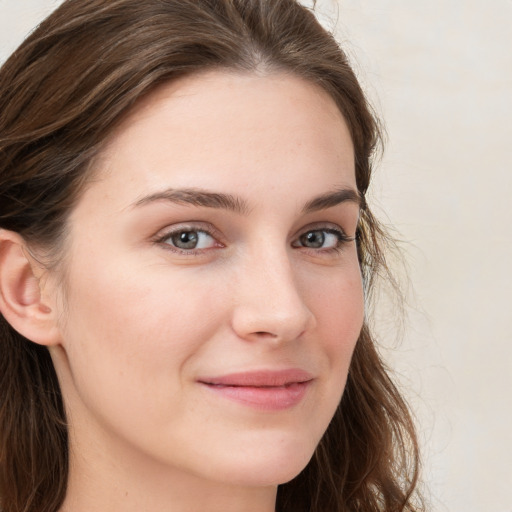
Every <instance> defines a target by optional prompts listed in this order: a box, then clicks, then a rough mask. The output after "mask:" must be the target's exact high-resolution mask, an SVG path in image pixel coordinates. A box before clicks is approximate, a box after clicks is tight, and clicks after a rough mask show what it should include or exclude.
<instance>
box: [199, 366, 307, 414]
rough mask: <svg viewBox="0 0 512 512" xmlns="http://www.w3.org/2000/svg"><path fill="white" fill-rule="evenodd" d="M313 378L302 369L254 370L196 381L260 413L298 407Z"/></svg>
mask: <svg viewBox="0 0 512 512" xmlns="http://www.w3.org/2000/svg"><path fill="white" fill-rule="evenodd" d="M313 380H314V378H313V376H312V375H311V374H310V373H309V372H306V371H305V370H302V369H298V368H292V369H286V370H277V371H275V370H257V371H249V372H238V373H231V374H228V375H222V376H219V377H205V378H200V379H198V382H199V383H200V384H201V385H203V386H204V387H206V388H208V389H209V390H211V391H212V392H214V393H216V394H217V395H220V396H222V397H224V398H227V399H229V400H233V401H236V402H239V403H241V404H243V405H246V406H250V407H253V408H256V409H260V410H268V411H277V410H283V409H289V408H291V407H294V406H295V405H298V404H299V403H300V402H301V401H302V399H303V398H304V396H305V395H306V393H307V391H308V389H309V387H310V386H311V383H312V382H313Z"/></svg>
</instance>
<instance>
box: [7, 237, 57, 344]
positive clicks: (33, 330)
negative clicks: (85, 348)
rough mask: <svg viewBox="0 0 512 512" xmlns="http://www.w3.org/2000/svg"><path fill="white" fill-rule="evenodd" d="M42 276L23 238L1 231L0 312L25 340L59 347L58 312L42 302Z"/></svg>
mask: <svg viewBox="0 0 512 512" xmlns="http://www.w3.org/2000/svg"><path fill="white" fill-rule="evenodd" d="M43 275H44V269H43V268H42V267H41V265H39V264H37V262H35V260H33V259H32V258H31V257H30V256H29V252H28V250H27V247H26V244H25V241H24V240H23V238H22V237H21V236H20V235H18V234H17V233H14V232H12V231H7V230H5V229H0V312H1V313H2V315H3V317H4V318H5V320H6V321H7V322H8V323H9V324H10V325H11V326H12V327H13V328H14V329H15V330H16V331H18V332H19V333H20V334H21V335H22V336H24V337H25V338H27V339H29V340H31V341H33V342H35V343H38V344H40V345H46V346H51V345H57V344H58V343H59V341H60V335H59V330H58V327H57V322H56V319H57V318H56V312H55V308H54V307H52V305H51V304H50V303H49V300H45V299H43V297H44V295H43V293H42V291H43V290H42V289H41V277H42V276H43Z"/></svg>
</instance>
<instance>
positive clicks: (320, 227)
mask: <svg viewBox="0 0 512 512" xmlns="http://www.w3.org/2000/svg"><path fill="white" fill-rule="evenodd" d="M309 231H326V232H328V233H334V234H340V235H341V236H342V237H343V239H344V240H346V241H347V242H348V241H354V240H355V239H356V236H355V235H354V236H350V235H348V234H347V232H346V231H345V229H343V228H342V227H341V226H340V225H339V224H335V223H333V222H314V223H312V224H308V225H307V226H304V227H302V228H301V229H300V230H298V231H297V232H296V233H295V235H294V236H293V240H297V239H298V238H299V237H300V236H302V235H303V234H305V233H308V232H309Z"/></svg>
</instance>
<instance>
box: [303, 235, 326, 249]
mask: <svg viewBox="0 0 512 512" xmlns="http://www.w3.org/2000/svg"><path fill="white" fill-rule="evenodd" d="M302 238H303V239H302V244H303V245H307V246H308V247H314V248H318V247H322V245H324V242H325V235H324V234H323V233H322V231H310V232H309V233H306V234H305V235H304V236H303V237H302Z"/></svg>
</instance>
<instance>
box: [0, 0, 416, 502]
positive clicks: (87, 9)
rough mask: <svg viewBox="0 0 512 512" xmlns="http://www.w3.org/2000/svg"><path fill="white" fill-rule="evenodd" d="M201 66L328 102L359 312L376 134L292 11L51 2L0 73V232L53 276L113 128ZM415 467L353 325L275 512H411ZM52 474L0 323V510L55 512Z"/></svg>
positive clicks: (61, 476) (38, 358) (32, 359)
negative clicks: (333, 403)
mask: <svg viewBox="0 0 512 512" xmlns="http://www.w3.org/2000/svg"><path fill="white" fill-rule="evenodd" d="M212 69H227V70H232V71H236V72H241V73H272V72H273V71H282V72H287V73H290V74H293V75H295V76H298V77H301V78H303V79H304V80H307V81H309V82H312V83H315V84H317V85H318V86H320V87H322V88H323V89H324V90H325V91H326V92H327V93H328V94H329V95H330V96H331V97H332V98H333V99H334V101H335V102H336V104H337V106H338V108H339V109H340V111H341V112H342V114H343V116H344V118H345V120H346V122H347V124H348V127H349V130H350V134H351V137H352V142H353V145H354V151H355V169H356V183H357V187H358V190H359V193H360V194H361V196H362V198H363V208H362V212H361V221H360V225H359V227H358V231H357V244H358V254H359V260H360V265H361V269H362V273H363V280H364V284H365V292H366V296H367V300H369V298H370V296H371V291H372V287H373V286H374V277H375V276H377V275H380V274H382V270H383V269H385V268H386V261H385V257H384V254H385V251H384V250H383V247H384V244H385V239H386V234H385V231H384V230H383V228H382V227H381V226H380V225H379V223H378V222H377V220H376V219H375V217H374V216H373V215H372V213H371V211H370V208H369V206H368V205H367V203H366V201H364V197H365V194H366V192H367V189H368V186H369V183H370V177H371V173H372V162H373V160H374V158H373V157H374V152H375V150H376V148H377V147H378V146H379V145H380V139H381V137H380V130H379V123H378V121H377V120H376V118H375V116H374V115H373V113H372V110H371V108H370V107H369V105H368V102H367V100H366V98H365V95H364V94H363V92H362V89H361V87H360V85H359V83H358V80H357V78H356V76H355V74H354V72H353V70H352V69H351V67H350V64H349V62H348V59H347V56H346V55H345V53H344V52H343V50H342V49H341V48H340V46H339V44H338V43H337V42H336V40H335V39H334V37H333V36H332V34H330V33H329V32H327V31H326V30H325V29H324V28H322V26H321V25H320V24H319V23H318V21H317V19H316V18H315V16H314V14H313V12H312V11H311V10H310V9H308V8H306V7H304V6H302V5H300V4H299V3H297V2H296V1H294V0H67V1H65V2H64V3H63V4H62V5H61V6H60V7H59V8H58V9H57V10H56V11H54V12H53V13H52V14H51V15H50V16H49V17H48V18H47V19H46V20H45V21H43V22H42V23H41V24H40V25H39V26H38V27H37V28H36V29H35V30H34V32H33V33H32V34H31V35H30V36H29V37H28V38H27V39H26V40H25V41H24V42H23V43H22V44H21V46H20V47H19V48H18V49H17V50H16V51H15V52H14V53H13V54H12V56H11V57H10V58H9V59H8V60H7V61H6V63H5V64H4V65H3V66H2V68H1V69H0V229H6V230H11V231H14V232H17V233H19V234H20V235H21V236H22V237H23V238H24V240H25V241H26V243H27V244H28V246H29V247H33V248H34V250H38V251H43V252H44V254H45V261H46V262H47V264H48V266H52V265H58V262H59V258H60V257H61V256H62V255H61V253H62V251H63V241H64V240H65V237H66V223H67V219H68V217H69V214H70V211H71V210H72V208H73V206H74V204H75V203H76V201H77V198H78V197H79V195H80V193H81V192H82V191H83V190H84V188H85V187H86V186H87V179H88V176H89V174H90V173H91V172H92V171H91V169H93V168H94V160H95V157H96V155H98V154H99V153H100V152H101V149H102V147H103V145H104V144H105V141H106V139H107V137H108V136H109V135H110V134H111V133H112V132H113V130H114V128H115V127H116V126H117V125H118V124H119V123H120V121H121V120H122V119H123V118H124V117H125V116H126V114H127V112H129V111H130V109H131V107H132V106H133V105H134V104H135V103H136V102H137V101H138V100H139V99H140V98H142V97H144V96H145V95H147V94H149V93H150V92H151V91H152V90H154V89H155V88H156V87H157V86H159V85H160V84H162V83H166V82H169V81H172V80H176V79H178V78H180V77H184V76H186V75H191V74H194V73H199V72H202V71H206V70H212ZM340 314H342V312H341V311H340ZM418 468H419V462H418V448H417V441H416V436H415V432H414V427H413V423H412V421H411V417H410V413H409V411H408V407H407V405H406V404H405V402H404V401H403V399H402V398H401V396H400V393H399V392H398V390H397V388H396V387H395V385H394V384H393V382H392V380H391V379H390V377H389V374H388V371H387V369H386V367H385V365H384V364H383V362H382V361H381V358H380V356H379V354H378V352H377V350H376V347H375V343H374V339H373V336H372V333H371V332H370V329H369V327H368V324H367V323H365V325H364V326H363V329H362V331H361V334H360V336H359V339H358V342H357V344H356V348H355V352H354V355H353V359H352V362H351V366H350V370H349V375H348V380H347V384H346V388H345V391H344V394H343V398H342V400H341V402H340V404H339V406H338V408H337V410H336V413H335V415H334V418H333V420H332V421H331V423H330V425H329V427H328V429H327V431H326V433H325V435H324V436H323V438H322V440H321V442H320V444H319V446H318V447H317V449H316V451H315V453H314V455H313V457H312V459H311V461H310V462H309V463H308V465H307V466H306V468H305V469H304V470H303V471H302V472H301V473H300V474H299V475H298V476H297V477H296V478H294V479H293V480H291V481H290V482H287V483H284V484H282V485H280V486H279V489H278V495H277V505H276V510H277V511H279V512H342V511H343V512H348V511H350V512H374V511H375V512H377V511H380V512H384V511H385V512H399V511H408V512H413V511H414V512H418V511H419V510H422V508H421V505H420V504H418V503H417V502H419V501H420V500H419V499H418V498H417V493H416V491H415V488H416V484H417V480H418V471H419V469H418ZM67 475H68V438H67V426H66V413H65V407H64V404H63V400H62V396H61V392H60V388H59V382H58V379H57V376H56V374H55V370H54V367H53V364H52V360H51V358H50V355H49V352H48V350H47V349H46V348H45V347H42V346H40V345H37V344H36V343H33V342H31V341H29V340H27V339H25V338H24V337H22V336H21V335H20V334H18V333H17V332H16V331H15V330H14V329H13V328H12V327H11V326H10V325H9V324H8V323H7V322H6V321H5V319H4V318H3V317H2V316H1V315H0V509H1V510H2V512H56V511H57V510H58V509H59V507H60V506H61V505H62V502H63V499H64V497H65V493H66V485H67Z"/></svg>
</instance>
